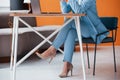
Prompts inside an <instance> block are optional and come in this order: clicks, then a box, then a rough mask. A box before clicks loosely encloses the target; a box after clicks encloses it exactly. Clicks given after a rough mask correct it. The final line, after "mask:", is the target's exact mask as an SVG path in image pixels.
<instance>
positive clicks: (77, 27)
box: [75, 16, 86, 80]
mask: <svg viewBox="0 0 120 80" xmlns="http://www.w3.org/2000/svg"><path fill="white" fill-rule="evenodd" d="M79 19H80V17H78V16H77V17H75V24H76V30H77V35H78V40H79V45H80V53H81V62H82V70H83V78H84V80H86V73H85V61H84V55H83V47H82V37H81V29H80V20H79Z"/></svg>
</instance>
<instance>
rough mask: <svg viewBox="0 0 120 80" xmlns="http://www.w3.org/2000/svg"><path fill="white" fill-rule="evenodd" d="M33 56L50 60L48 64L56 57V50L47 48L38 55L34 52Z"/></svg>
mask: <svg viewBox="0 0 120 80" xmlns="http://www.w3.org/2000/svg"><path fill="white" fill-rule="evenodd" d="M35 54H36V55H37V56H38V57H39V58H41V59H48V58H50V61H49V63H51V61H52V60H53V58H54V57H55V56H56V49H55V48H54V47H52V46H51V47H50V48H48V49H47V50H46V51H45V52H43V53H42V54H40V53H39V52H38V51H36V52H35Z"/></svg>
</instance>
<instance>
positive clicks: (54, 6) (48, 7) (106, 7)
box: [36, 0, 120, 45]
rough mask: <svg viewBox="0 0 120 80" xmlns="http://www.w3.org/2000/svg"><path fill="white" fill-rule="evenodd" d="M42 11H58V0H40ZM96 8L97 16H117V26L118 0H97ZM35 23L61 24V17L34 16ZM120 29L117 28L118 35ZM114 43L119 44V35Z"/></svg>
mask: <svg viewBox="0 0 120 80" xmlns="http://www.w3.org/2000/svg"><path fill="white" fill-rule="evenodd" d="M40 1H41V6H42V11H49V12H50V11H54V12H56V11H60V6H59V0H52V1H51V0H40ZM97 9H98V15H99V16H116V17H118V18H119V23H118V26H119V25H120V0H97ZM36 19H37V25H38V26H40V25H49V24H62V23H63V18H61V17H55V18H53V17H52V18H51V17H49V18H42V17H41V18H36ZM119 34H120V29H119V28H118V35H119ZM116 45H120V37H118V36H117V42H116Z"/></svg>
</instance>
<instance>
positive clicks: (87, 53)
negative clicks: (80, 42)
mask: <svg viewBox="0 0 120 80" xmlns="http://www.w3.org/2000/svg"><path fill="white" fill-rule="evenodd" d="M86 50H87V60H88V68H89V69H90V61H89V53H88V44H87V43H86Z"/></svg>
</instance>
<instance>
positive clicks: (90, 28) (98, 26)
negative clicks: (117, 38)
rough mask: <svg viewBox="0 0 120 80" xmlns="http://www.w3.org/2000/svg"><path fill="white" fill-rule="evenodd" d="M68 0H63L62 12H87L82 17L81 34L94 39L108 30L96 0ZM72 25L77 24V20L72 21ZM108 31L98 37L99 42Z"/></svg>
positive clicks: (61, 3)
mask: <svg viewBox="0 0 120 80" xmlns="http://www.w3.org/2000/svg"><path fill="white" fill-rule="evenodd" d="M78 1H79V0H68V2H64V1H61V2H60V5H61V11H62V13H69V12H70V11H72V12H73V13H85V14H86V16H82V17H81V18H80V25H81V34H82V36H83V37H91V38H92V39H93V40H94V41H95V38H96V35H97V34H99V33H102V32H104V31H107V29H106V28H105V26H104V25H103V23H102V22H101V21H100V19H99V17H98V14H97V9H96V0H81V1H80V3H79V2H78ZM70 24H71V25H72V26H75V22H74V21H72V22H71V23H70ZM107 35H108V33H106V34H103V35H101V36H99V37H98V39H97V43H100V42H101V41H102V40H103V39H104V38H105V37H106V36H107Z"/></svg>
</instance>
